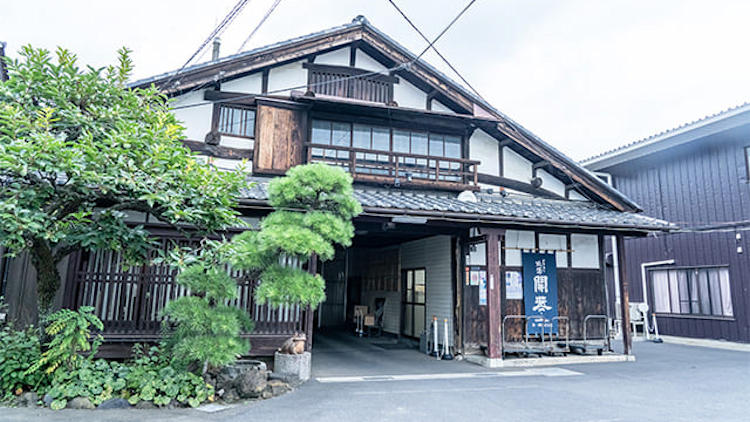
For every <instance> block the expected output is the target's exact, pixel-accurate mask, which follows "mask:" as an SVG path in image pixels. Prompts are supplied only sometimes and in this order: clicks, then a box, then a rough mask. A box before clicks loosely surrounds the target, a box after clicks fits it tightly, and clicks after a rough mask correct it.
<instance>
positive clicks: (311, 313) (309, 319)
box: [305, 254, 318, 352]
mask: <svg viewBox="0 0 750 422" xmlns="http://www.w3.org/2000/svg"><path fill="white" fill-rule="evenodd" d="M307 271H308V272H309V273H310V274H313V275H314V274H317V273H318V255H317V254H313V255H312V256H311V257H310V261H308V264H307ZM314 318H315V309H314V308H313V307H312V306H308V307H307V312H305V319H306V321H305V336H306V337H307V343H306V344H305V350H306V351H308V352H309V351H310V350H312V342H313V319H314Z"/></svg>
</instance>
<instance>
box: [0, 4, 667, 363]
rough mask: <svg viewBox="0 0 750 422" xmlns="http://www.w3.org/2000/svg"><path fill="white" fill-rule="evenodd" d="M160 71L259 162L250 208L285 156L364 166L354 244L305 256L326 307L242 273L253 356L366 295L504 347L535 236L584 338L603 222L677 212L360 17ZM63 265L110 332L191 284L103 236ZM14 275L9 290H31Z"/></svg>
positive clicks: (202, 137) (596, 295)
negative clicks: (601, 174)
mask: <svg viewBox="0 0 750 422" xmlns="http://www.w3.org/2000/svg"><path fill="white" fill-rule="evenodd" d="M151 84H154V85H156V86H157V87H158V88H159V89H161V90H162V91H163V92H165V93H166V94H168V95H169V96H171V97H172V98H173V99H174V103H173V105H174V112H175V114H176V115H177V117H178V118H179V119H181V120H182V121H184V122H185V126H186V136H187V138H186V139H185V141H184V142H185V144H186V145H187V146H188V147H190V148H191V149H192V150H193V151H196V152H197V153H199V154H200V155H201V156H202V157H205V159H206V160H208V161H210V162H212V163H214V164H215V165H216V166H218V167H221V168H233V167H235V166H236V165H237V164H238V163H239V162H240V161H241V160H243V159H244V160H248V161H249V163H248V164H249V171H250V172H251V177H252V180H253V181H254V182H255V184H254V185H253V186H252V187H249V188H248V189H247V191H246V192H245V195H244V198H243V199H242V201H241V203H240V210H241V212H242V214H243V216H244V218H246V219H247V221H249V222H251V223H253V222H257V221H258V219H259V218H261V217H262V216H264V215H265V214H267V213H268V212H269V211H270V207H269V205H268V203H267V200H266V186H267V182H268V180H270V178H273V177H277V176H279V175H282V174H284V172H286V171H287V170H288V169H289V168H291V167H292V166H295V165H298V164H303V163H312V162H322V163H327V164H329V165H333V166H340V167H342V168H344V169H345V170H347V171H348V172H350V173H351V175H352V176H353V178H354V181H355V192H356V196H357V198H358V200H359V201H360V202H361V203H362V206H363V208H364V212H363V213H362V215H360V216H359V217H357V218H356V220H355V226H356V236H355V239H354V243H353V245H352V247H350V248H348V249H346V250H340V251H339V253H338V254H337V256H336V258H335V259H334V260H332V261H329V262H325V263H311V264H310V265H311V266H313V267H317V271H318V272H320V273H321V274H322V275H323V276H324V278H325V280H326V294H327V300H326V302H325V303H323V304H322V305H321V306H320V307H319V309H299V308H298V307H296V306H288V307H282V308H281V309H270V308H268V307H266V306H265V305H264V304H259V303H255V302H254V300H253V295H252V292H253V288H254V286H255V283H256V281H254V280H243V281H242V283H241V286H240V292H241V294H240V299H239V301H238V303H237V305H238V306H242V307H245V308H246V309H247V310H248V311H249V312H250V313H251V315H252V317H253V319H254V320H255V321H256V329H255V331H254V332H253V333H252V334H250V336H251V339H252V342H253V345H254V346H253V350H252V353H254V354H265V353H269V352H271V351H273V350H274V349H275V348H276V347H278V345H279V344H280V343H281V342H282V341H284V340H285V339H286V338H288V337H289V336H290V335H291V334H292V333H294V332H306V333H307V335H308V339H312V340H313V341H311V342H308V347H309V346H310V344H312V345H313V348H314V336H313V334H314V332H316V330H318V329H323V328H326V327H337V326H342V325H344V324H346V323H349V322H351V320H352V318H353V316H354V306H355V305H365V306H368V307H369V309H374V308H378V309H380V310H382V318H381V323H380V325H381V328H382V330H383V331H384V332H386V333H391V334H393V335H397V336H406V337H415V338H419V337H420V335H422V333H423V332H424V331H425V329H426V328H428V327H429V322H430V321H431V320H432V318H433V316H434V317H436V318H438V320H439V321H441V324H442V321H443V320H447V321H448V323H449V326H450V330H449V335H448V338H447V339H445V338H444V337H445V336H443V335H442V333H441V335H440V339H439V342H440V343H445V342H446V341H447V342H448V344H449V345H450V346H451V347H452V348H453V350H455V351H457V352H462V353H472V352H477V353H483V354H484V355H486V356H488V357H490V358H500V357H501V356H502V355H503V344H504V336H505V341H507V342H519V341H522V338H523V333H524V331H525V328H524V327H525V326H526V325H529V324H531V325H533V324H534V323H535V322H534V321H533V320H528V321H527V320H524V319H523V318H525V317H524V314H525V310H524V309H525V307H524V293H523V291H522V284H523V285H524V286H525V284H526V283H522V282H521V279H522V276H524V274H522V272H528V271H529V270H526V269H524V262H523V260H524V257H527V256H528V254H529V253H532V252H534V253H540V254H544V255H545V257H546V258H545V259H547V260H546V261H545V263H546V264H545V265H546V266H543V268H542V267H539V266H538V267H537V270H538V271H542V270H544V271H548V272H549V271H551V273H549V274H547V273H545V274H546V275H545V276H547V275H548V276H549V277H550V283H551V284H549V285H548V284H546V280H547V279H545V283H544V285H543V286H542V285H541V284H540V285H539V286H537V287H538V288H539V289H542V288H548V289H551V290H552V291H554V292H555V293H556V298H555V297H552V296H549V297H544V298H543V299H544V300H538V301H537V303H536V305H537V306H538V307H539V309H541V310H546V309H548V308H549V310H554V312H555V313H556V314H558V315H559V316H560V317H562V318H563V319H567V320H566V321H563V320H562V319H557V320H555V321H554V322H551V321H549V320H548V321H546V323H548V324H550V329H552V326H553V325H554V326H555V327H557V326H558V324H559V325H560V327H562V326H565V327H569V329H566V331H568V333H567V334H568V335H569V337H571V338H580V337H581V336H582V335H583V332H584V325H585V322H584V321H585V320H586V317H587V316H589V315H606V314H607V301H606V297H607V295H606V285H605V283H604V264H603V262H604V248H603V243H604V242H603V238H604V236H607V235H612V236H616V237H617V238H618V239H620V241H622V238H623V237H625V236H636V237H643V236H646V235H647V234H648V233H650V232H653V231H662V230H668V229H669V228H670V226H669V225H668V224H667V223H666V222H664V221H661V220H657V219H653V218H649V217H647V216H644V215H643V214H641V213H640V211H641V209H640V207H639V206H638V205H637V204H636V203H634V202H633V201H631V200H630V199H628V198H627V197H626V196H625V195H623V194H621V193H620V192H618V191H617V190H615V189H613V188H612V187H610V186H609V185H607V184H606V183H604V182H603V181H602V180H601V179H599V178H598V177H596V176H595V175H594V174H592V173H590V172H589V171H587V170H585V169H584V168H582V167H581V166H580V165H578V164H577V163H576V162H574V161H573V160H571V159H569V158H568V157H566V156H565V155H564V154H562V153H561V152H559V151H557V150H556V149H554V148H552V147H551V146H550V145H548V144H546V143H545V142H544V141H542V140H541V139H539V138H538V137H536V136H535V135H534V134H532V133H531V132H530V131H528V130H527V129H525V128H524V127H523V126H521V125H519V124H518V123H516V122H515V121H513V120H511V119H510V118H509V117H507V116H506V115H504V114H503V113H501V112H499V111H498V110H496V109H495V108H494V107H492V106H491V105H490V104H488V103H487V102H485V101H484V100H482V99H481V98H479V97H477V96H476V95H474V94H472V93H471V92H469V91H468V90H467V89H465V88H464V87H463V86H461V85H460V84H458V83H456V82H453V81H452V80H451V79H449V78H448V77H446V76H445V75H443V74H442V73H440V72H439V71H437V70H436V69H435V68H434V67H432V66H430V65H429V64H427V63H425V62H424V61H423V60H416V55H414V54H413V53H411V52H409V51H408V50H407V49H405V48H404V47H402V46H401V45H399V44H398V43H397V42H396V41H394V40H393V39H391V38H389V37H388V36H387V35H385V34H384V33H382V32H380V31H379V30H378V29H376V28H375V27H374V26H373V25H371V24H370V23H369V22H368V21H367V20H366V19H365V18H363V17H357V18H356V19H354V20H353V21H352V22H351V23H349V24H346V25H343V26H339V27H335V28H331V29H328V30H325V31H322V32H318V33H313V34H310V35H306V36H303V37H299V38H294V39H291V40H288V41H285V42H282V43H278V44H273V45H269V46H266V47H262V48H258V49H254V50H251V51H247V52H243V53H240V54H236V55H233V56H228V57H224V58H220V59H217V60H215V61H212V62H208V63H203V64H199V65H195V66H191V67H188V68H186V69H184V70H183V71H182V72H180V73H179V74H176V73H174V72H172V73H166V74H162V75H158V76H155V77H152V78H148V79H145V80H141V81H137V82H135V83H134V84H133V86H149V85H151ZM132 221H133V222H134V223H139V224H145V225H146V226H148V227H150V229H152V230H153V232H154V234H155V235H158V236H159V237H160V238H161V239H163V244H164V245H165V247H166V245H167V244H168V241H169V240H170V239H175V236H176V233H175V232H174V231H172V230H171V229H170V228H169V227H166V226H163V225H161V224H160V223H159V222H157V221H152V220H151V219H150V218H149V216H147V215H133V216H132ZM177 240H178V241H179V242H183V243H185V244H188V243H189V242H190V240H188V239H177ZM538 262H541V261H539V260H538ZM65 270H66V272H67V275H68V276H67V280H66V283H65V286H64V288H63V289H62V292H63V293H62V294H61V297H60V298H59V304H60V305H61V306H68V307H76V306H80V305H84V304H87V305H94V306H96V309H97V313H98V315H99V316H100V317H101V318H102V320H104V323H105V333H104V335H105V337H106V338H107V339H108V340H109V341H110V342H121V343H123V344H127V343H128V342H133V341H142V340H143V339H153V338H156V337H158V334H159V312H160V309H161V308H162V307H163V306H164V304H165V303H166V301H167V300H169V299H170V298H172V297H175V296H176V295H179V294H180V293H181V291H180V289H179V288H177V287H176V286H175V285H174V283H173V274H172V273H171V272H170V271H169V270H167V269H166V268H162V267H146V266H144V267H140V268H131V269H129V270H127V271H125V270H123V269H122V268H121V266H120V260H119V257H117V256H116V254H112V253H108V252H91V253H89V252H84V253H80V254H78V255H76V256H75V257H74V258H72V259H71V260H70V262H69V263H68V264H67V267H66V269H65ZM552 277H554V278H555V279H556V282H557V284H556V286H555V285H554V283H553V280H552V279H551V278H552ZM523 278H525V276H524V277H523ZM622 280H623V282H625V281H626V280H627V279H626V278H623V279H622ZM31 284H33V283H31ZM506 286H507V287H506ZM13 289H16V290H18V291H16V290H13V291H11V290H12V288H11V286H10V285H9V286H8V288H7V290H6V293H7V295H8V297H12V296H13V295H20V294H21V290H23V289H21V288H18V287H13ZM29 289H32V290H29ZM26 290H28V291H27V292H26V293H24V294H25V295H27V296H28V295H33V294H32V293H29V292H33V287H28V284H27V287H26ZM623 290H624V291H628V289H627V286H624V287H623ZM526 297H527V298H526V299H525V300H526V302H527V303H529V302H531V303H532V304H534V302H535V299H532V298H530V297H528V295H527V296H526ZM11 299H12V298H11ZM626 299H627V298H625V301H624V303H625V305H624V306H627V305H626V304H627V300H626ZM547 300H549V301H547ZM509 316H513V318H508V317H509ZM529 317H531V316H530V315H529ZM540 321H541V320H540ZM543 329H544V328H543ZM559 330H560V331H562V330H563V328H560V329H559ZM596 330H598V331H599V332H600V334H599V335H600V336H601V335H602V333H603V331H604V330H603V328H602V327H599V328H598V329H594V328H591V327H589V335H591V333H592V332H593V331H596ZM548 334H549V333H548ZM558 334H559V335H563V333H562V332H560V333H558ZM543 336H544V335H542V337H543ZM547 339H548V340H549V336H547ZM625 340H626V348H625V350H626V353H630V350H629V345H628V337H627V335H626V336H625Z"/></svg>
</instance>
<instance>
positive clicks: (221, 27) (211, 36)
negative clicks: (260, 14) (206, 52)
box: [164, 0, 250, 86]
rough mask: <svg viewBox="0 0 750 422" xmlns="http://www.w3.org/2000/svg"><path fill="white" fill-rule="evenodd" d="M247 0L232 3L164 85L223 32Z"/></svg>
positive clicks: (167, 84)
mask: <svg viewBox="0 0 750 422" xmlns="http://www.w3.org/2000/svg"><path fill="white" fill-rule="evenodd" d="M249 1H250V0H239V1H238V2H237V3H236V4H235V5H234V7H232V9H231V10H230V11H229V13H227V15H226V16H224V19H222V21H221V22H220V23H219V24H218V25H217V26H216V27H215V28H214V29H213V31H211V33H210V34H209V35H208V37H206V39H205V40H203V43H201V45H200V47H198V49H197V50H195V52H194V53H193V54H192V55H191V56H190V58H189V59H187V61H186V62H185V63H184V64H183V65H182V66H181V67H180V68H179V69H178V70H177V72H175V73H173V74H172V75H171V76H170V77H169V79H167V82H165V83H164V86H169V83H170V82H172V80H173V79H174V78H175V77H176V76H177V75H179V74H180V73H181V72H182V71H183V70H184V69H185V68H186V67H187V65H188V64H190V62H191V61H193V59H194V58H195V57H196V56H197V55H198V54H200V52H201V51H203V49H204V48H205V47H206V45H208V43H209V42H211V40H213V39H214V38H216V37H217V36H219V34H221V33H222V32H224V30H225V29H226V28H227V26H228V25H230V24H231V23H232V21H234V18H236V17H237V15H238V14H239V13H240V12H241V11H242V9H243V8H244V7H245V5H246V4H247V3H248V2H249Z"/></svg>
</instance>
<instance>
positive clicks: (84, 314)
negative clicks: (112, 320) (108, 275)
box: [26, 306, 104, 374]
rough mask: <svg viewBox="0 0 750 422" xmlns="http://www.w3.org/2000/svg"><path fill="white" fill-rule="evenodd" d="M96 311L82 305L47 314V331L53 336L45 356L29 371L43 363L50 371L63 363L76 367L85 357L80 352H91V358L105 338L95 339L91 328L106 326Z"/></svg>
mask: <svg viewBox="0 0 750 422" xmlns="http://www.w3.org/2000/svg"><path fill="white" fill-rule="evenodd" d="M93 312H94V308H93V307H92V306H81V307H80V308H79V309H78V311H74V310H71V309H61V310H59V311H57V312H55V313H54V314H52V315H50V316H49V317H47V328H46V329H45V330H44V331H45V332H46V333H47V334H48V335H49V336H51V337H52V340H51V341H50V342H49V344H48V345H47V350H46V351H45V352H44V353H42V357H41V358H40V359H39V360H38V361H37V362H36V363H35V364H34V365H32V366H31V367H30V368H29V369H28V370H27V371H26V373H27V374H30V373H34V372H36V371H38V370H40V369H41V368H43V367H44V368H45V370H44V371H45V372H46V373H48V374H51V373H53V372H55V371H56V370H57V368H60V367H61V366H64V367H65V368H67V369H74V368H76V367H77V366H78V363H79V362H80V360H81V359H82V356H81V353H87V352H88V356H89V357H88V358H89V359H90V358H91V357H93V356H94V355H95V354H96V351H97V350H98V349H99V345H100V344H101V342H102V338H101V336H100V335H96V336H94V337H93V341H92V335H91V328H92V326H93V328H95V329H97V330H102V329H103V328H104V325H103V324H102V321H101V320H100V319H99V318H97V316H96V315H94V313H93Z"/></svg>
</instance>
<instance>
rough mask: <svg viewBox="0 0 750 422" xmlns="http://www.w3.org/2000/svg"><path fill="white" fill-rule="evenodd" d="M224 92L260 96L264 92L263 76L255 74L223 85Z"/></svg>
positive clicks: (259, 73)
mask: <svg viewBox="0 0 750 422" xmlns="http://www.w3.org/2000/svg"><path fill="white" fill-rule="evenodd" d="M221 89H222V91H233V92H248V93H252V94H260V93H261V92H262V91H263V74H262V73H261V72H258V73H253V74H250V75H247V76H243V77H241V78H237V79H235V80H232V81H229V82H223V83H222V84H221Z"/></svg>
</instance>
